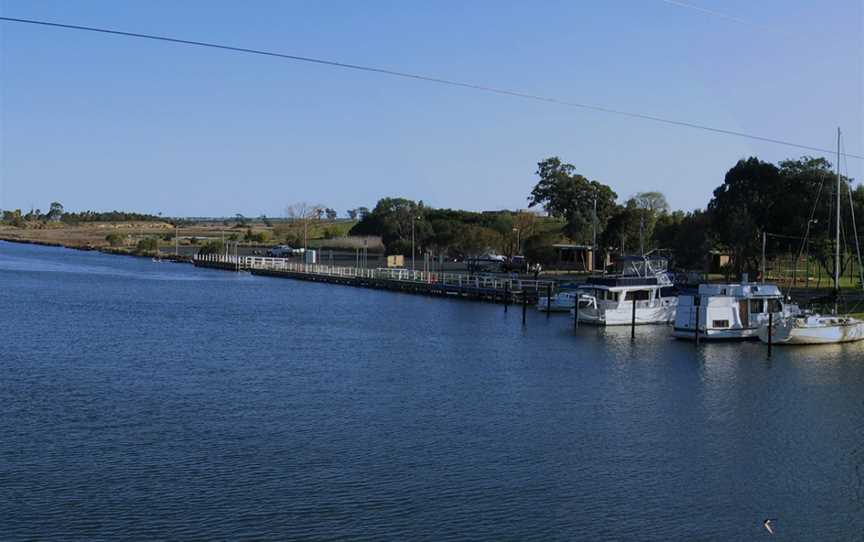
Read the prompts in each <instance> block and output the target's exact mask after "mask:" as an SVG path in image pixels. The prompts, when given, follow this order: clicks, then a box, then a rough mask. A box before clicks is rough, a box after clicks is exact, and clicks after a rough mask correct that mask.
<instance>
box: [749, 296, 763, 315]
mask: <svg viewBox="0 0 864 542" xmlns="http://www.w3.org/2000/svg"><path fill="white" fill-rule="evenodd" d="M750 312H751V313H754V314H755V313H760V312H765V300H764V299H751V300H750Z"/></svg>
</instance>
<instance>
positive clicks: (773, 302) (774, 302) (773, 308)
mask: <svg viewBox="0 0 864 542" xmlns="http://www.w3.org/2000/svg"><path fill="white" fill-rule="evenodd" d="M782 310H783V305H782V304H781V303H780V300H779V299H769V300H768V312H780V311H782Z"/></svg>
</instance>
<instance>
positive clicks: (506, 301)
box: [504, 280, 510, 312]
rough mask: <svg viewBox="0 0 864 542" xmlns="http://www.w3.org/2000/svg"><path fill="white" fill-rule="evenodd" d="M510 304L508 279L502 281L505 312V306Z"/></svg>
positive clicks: (505, 308)
mask: <svg viewBox="0 0 864 542" xmlns="http://www.w3.org/2000/svg"><path fill="white" fill-rule="evenodd" d="M508 305H510V281H509V280H508V281H507V282H505V283H504V312H507V306H508Z"/></svg>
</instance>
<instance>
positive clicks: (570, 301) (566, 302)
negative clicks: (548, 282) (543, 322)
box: [537, 290, 579, 312]
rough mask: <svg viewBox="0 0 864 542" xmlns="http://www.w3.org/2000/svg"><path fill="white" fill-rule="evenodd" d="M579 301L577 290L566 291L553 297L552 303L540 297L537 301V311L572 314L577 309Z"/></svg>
mask: <svg viewBox="0 0 864 542" xmlns="http://www.w3.org/2000/svg"><path fill="white" fill-rule="evenodd" d="M577 299H579V292H578V291H577V290H564V291H563V292H558V293H557V294H555V295H553V296H552V299H551V301H550V300H549V299H548V298H547V297H546V296H543V297H540V298H539V299H538V300H537V310H538V311H541V312H546V311H547V310H548V311H549V312H570V311H572V310H573V308H574V307H576V300H577Z"/></svg>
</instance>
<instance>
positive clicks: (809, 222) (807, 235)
mask: <svg viewBox="0 0 864 542" xmlns="http://www.w3.org/2000/svg"><path fill="white" fill-rule="evenodd" d="M819 177H820V179H819V190H817V191H816V200H815V201H814V202H813V208H812V209H810V217H809V218H808V219H807V227H806V228H805V229H804V237H803V238H802V239H801V248H799V249H798V257H797V258H795V262H796V263H795V265H796V273H797V265H798V263H797V262H798V260H800V259H801V255H802V254H804V250H805V248H806V247H807V240H808V239H809V238H810V226H811V225H812V224H813V217H814V216H816V209H817V208H818V207H819V198H820V197H822V189H823V188H824V187H825V177H826V175H825V171H824V170H823V171H822V172H821V174H820V175H819ZM805 257H806V258H810V254H805ZM794 284H795V280H794V278H793V280H792V284H790V285H789V289H788V290H786V296H787V297H788V296H790V295H791V294H792V287H793V286H794ZM804 285H805V286H809V285H810V277H809V276H807V277H804Z"/></svg>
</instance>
